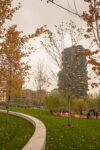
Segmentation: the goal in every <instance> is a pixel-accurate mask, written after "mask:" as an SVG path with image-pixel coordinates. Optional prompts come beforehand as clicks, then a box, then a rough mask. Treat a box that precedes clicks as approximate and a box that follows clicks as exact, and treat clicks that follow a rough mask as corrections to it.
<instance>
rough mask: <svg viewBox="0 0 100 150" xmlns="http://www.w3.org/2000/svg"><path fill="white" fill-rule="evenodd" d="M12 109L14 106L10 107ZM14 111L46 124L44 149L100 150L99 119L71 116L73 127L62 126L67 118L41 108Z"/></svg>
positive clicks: (65, 123)
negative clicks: (40, 114)
mask: <svg viewBox="0 0 100 150" xmlns="http://www.w3.org/2000/svg"><path fill="white" fill-rule="evenodd" d="M11 110H14V108H11ZM16 111H18V112H22V113H25V114H29V115H31V116H35V117H37V118H39V119H40V120H41V121H42V122H43V123H44V124H45V126H46V129H47V141H46V150H100V120H97V119H80V118H72V126H73V128H64V127H63V125H67V118H66V117H62V116H54V115H51V114H50V113H49V112H48V111H45V110H43V111H42V116H41V117H39V110H38V109H24V108H17V109H16Z"/></svg>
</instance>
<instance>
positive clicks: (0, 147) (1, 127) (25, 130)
mask: <svg viewBox="0 0 100 150" xmlns="http://www.w3.org/2000/svg"><path fill="white" fill-rule="evenodd" d="M5 119H6V115H5V114H2V113H0V150H21V149H22V148H23V147H24V145H25V144H26V143H27V142H28V140H29V139H30V137H31V136H32V134H33V133H34V130H35V128H34V127H33V125H32V124H31V123H29V122H28V121H26V120H24V119H22V118H19V117H16V116H12V115H9V121H8V125H7V126H6V124H5Z"/></svg>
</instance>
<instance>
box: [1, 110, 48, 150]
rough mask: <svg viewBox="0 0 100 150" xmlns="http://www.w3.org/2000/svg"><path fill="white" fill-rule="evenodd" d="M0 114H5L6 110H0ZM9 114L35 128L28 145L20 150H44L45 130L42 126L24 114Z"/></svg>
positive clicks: (36, 120) (38, 121) (10, 112)
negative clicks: (26, 121)
mask: <svg viewBox="0 0 100 150" xmlns="http://www.w3.org/2000/svg"><path fill="white" fill-rule="evenodd" d="M0 112H1V113H6V110H0ZM9 114H11V115H15V116H18V117H21V118H24V119H25V120H28V121H29V122H31V123H32V124H33V125H34V126H35V132H34V134H33V135H32V137H31V138H30V140H29V141H28V143H27V144H26V145H25V146H24V147H23V148H22V150H45V144H46V128H45V126H44V124H43V123H42V122H41V121H40V120H38V119H36V118H35V117H32V116H29V115H26V114H22V113H18V112H12V111H9Z"/></svg>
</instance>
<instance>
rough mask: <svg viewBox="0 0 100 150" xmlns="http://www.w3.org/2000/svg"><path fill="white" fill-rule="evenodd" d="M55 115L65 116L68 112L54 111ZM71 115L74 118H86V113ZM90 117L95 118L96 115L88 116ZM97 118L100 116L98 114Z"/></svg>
mask: <svg viewBox="0 0 100 150" xmlns="http://www.w3.org/2000/svg"><path fill="white" fill-rule="evenodd" d="M54 114H55V115H59V116H66V117H68V113H67V112H66V113H59V112H58V113H54ZM72 117H75V118H87V116H86V115H72ZM90 118H92V119H97V118H96V116H90ZM98 119H100V116H98Z"/></svg>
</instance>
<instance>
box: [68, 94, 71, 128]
mask: <svg viewBox="0 0 100 150" xmlns="http://www.w3.org/2000/svg"><path fill="white" fill-rule="evenodd" d="M68 127H71V110H70V96H68Z"/></svg>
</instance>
